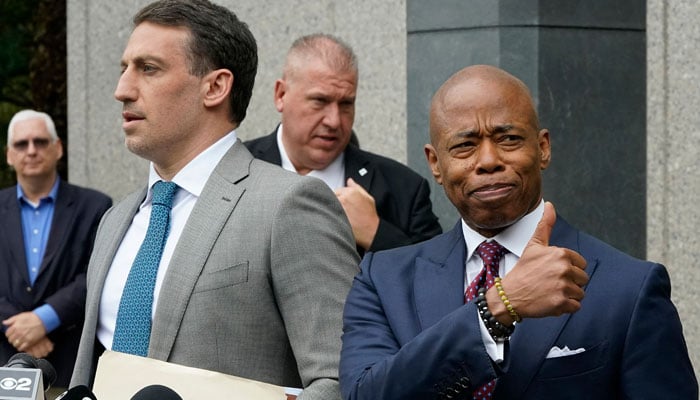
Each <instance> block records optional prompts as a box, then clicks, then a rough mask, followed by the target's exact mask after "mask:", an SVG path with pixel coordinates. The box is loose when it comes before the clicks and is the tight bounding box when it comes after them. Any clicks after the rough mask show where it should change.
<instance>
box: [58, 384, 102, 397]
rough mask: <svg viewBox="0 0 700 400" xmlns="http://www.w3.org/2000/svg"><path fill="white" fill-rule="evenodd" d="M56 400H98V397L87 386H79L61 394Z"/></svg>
mask: <svg viewBox="0 0 700 400" xmlns="http://www.w3.org/2000/svg"><path fill="white" fill-rule="evenodd" d="M55 400H97V397H95V394H94V393H92V392H91V391H90V389H88V387H87V386H85V385H79V386H74V387H72V388H70V389H68V390H66V391H65V392H63V393H61V395H60V396H58V397H56V399H55Z"/></svg>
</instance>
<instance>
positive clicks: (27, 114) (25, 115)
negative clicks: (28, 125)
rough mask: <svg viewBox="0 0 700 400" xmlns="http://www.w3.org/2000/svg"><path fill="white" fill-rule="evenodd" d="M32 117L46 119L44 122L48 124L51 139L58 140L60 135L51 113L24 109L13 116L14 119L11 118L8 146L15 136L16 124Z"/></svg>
mask: <svg viewBox="0 0 700 400" xmlns="http://www.w3.org/2000/svg"><path fill="white" fill-rule="evenodd" d="M30 119H40V120H42V121H44V124H45V125H46V130H47V131H48V132H49V135H50V136H51V141H52V142H54V143H55V142H56V141H57V140H58V135H57V134H56V125H54V123H53V119H51V116H50V115H49V114H47V113H45V112H41V111H34V110H22V111H20V112H18V113H17V114H15V115H14V116H13V117H12V119H11V120H10V125H9V126H8V127H7V144H8V146H9V145H10V144H12V136H14V128H15V124H16V123H18V122H22V121H27V120H30Z"/></svg>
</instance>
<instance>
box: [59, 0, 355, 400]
mask: <svg viewBox="0 0 700 400" xmlns="http://www.w3.org/2000/svg"><path fill="white" fill-rule="evenodd" d="M133 23H134V29H133V31H132V33H131V36H130V38H129V41H128V43H127V45H126V49H125V50H124V53H123V55H122V58H121V71H122V73H121V75H120V78H119V82H118V84H117V87H116V90H115V93H114V95H115V97H116V99H117V100H118V101H119V102H121V103H122V117H123V125H122V128H123V130H124V133H125V143H126V146H127V148H128V149H129V150H130V151H131V152H132V153H134V154H136V155H138V156H140V157H142V158H144V159H146V160H149V161H150V166H149V172H148V185H147V186H144V187H143V188H142V189H141V190H139V191H137V192H135V193H133V194H131V195H129V196H127V197H126V198H125V199H124V200H123V201H121V202H120V203H118V204H117V205H115V206H114V207H113V208H112V209H111V210H110V211H109V212H108V213H107V214H106V215H105V217H104V219H103V222H102V224H101V225H100V230H99V232H98V233H97V238H96V240H95V252H94V254H93V257H92V259H91V262H90V268H89V269H88V294H87V309H86V318H85V328H84V329H83V333H82V338H81V343H80V349H79V352H78V361H77V363H76V367H75V372H74V374H73V379H72V381H71V385H73V386H75V385H91V384H92V382H93V379H94V376H95V373H96V359H97V356H98V355H99V354H101V352H102V351H103V349H111V350H112V351H119V352H123V353H129V354H134V355H139V356H143V357H150V358H154V359H158V360H163V361H168V362H172V363H176V364H181V365H186V366H191V367H195V368H202V369H207V370H212V371H217V372H221V373H224V374H229V375H235V376H239V377H242V378H248V379H253V380H257V381H263V382H267V383H272V384H275V385H279V386H285V387H294V388H303V393H302V394H301V396H300V397H299V399H307V400H308V399H312V400H313V399H317V400H326V399H337V398H339V397H340V394H339V389H338V371H337V369H338V360H339V353H340V334H341V330H342V308H343V304H344V301H345V297H346V295H347V292H348V291H349V289H350V285H351V283H352V278H353V277H354V275H355V274H356V273H357V271H358V268H357V264H358V262H359V260H358V256H357V253H356V250H355V245H354V241H353V238H352V231H351V229H350V226H349V224H348V221H347V218H346V217H345V214H344V213H343V210H342V207H341V206H340V203H339V202H338V200H337V199H336V198H335V196H334V195H333V192H332V191H331V190H329V189H328V188H327V187H326V186H325V185H324V184H323V183H322V182H320V181H318V180H316V179H310V178H307V177H302V176H298V175H296V174H292V173H289V172H287V171H284V170H282V169H280V168H278V167H276V166H273V165H270V164H268V163H265V162H262V161H260V160H256V159H254V158H253V156H252V155H251V154H250V152H249V151H248V150H247V149H246V148H245V146H243V144H242V143H241V142H240V141H239V140H238V139H237V138H236V131H235V129H236V128H237V127H238V126H239V124H240V123H241V122H242V121H243V119H244V118H245V115H246V110H247V107H248V103H249V101H250V97H251V94H252V89H253V83H254V81H255V74H256V71H257V61H258V56H257V45H256V42H255V38H254V37H253V35H252V33H251V32H250V30H249V29H248V27H247V25H246V24H245V23H243V22H241V21H240V20H239V19H238V18H237V16H236V15H235V14H234V13H233V12H231V11H230V10H228V9H226V8H225V7H222V6H219V5H216V4H214V3H211V2H209V1H207V0H163V1H156V2H154V3H151V4H150V5H147V6H146V7H144V8H143V9H141V10H140V11H139V12H138V13H137V14H136V16H135V17H134V19H133ZM144 373H147V371H144ZM153 383H155V382H153Z"/></svg>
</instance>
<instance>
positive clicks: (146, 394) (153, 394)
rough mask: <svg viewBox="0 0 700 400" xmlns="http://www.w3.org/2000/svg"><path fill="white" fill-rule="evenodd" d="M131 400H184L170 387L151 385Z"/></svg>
mask: <svg viewBox="0 0 700 400" xmlns="http://www.w3.org/2000/svg"><path fill="white" fill-rule="evenodd" d="M131 400H182V397H180V395H179V394H177V393H176V392H175V391H174V390H172V389H170V388H169V387H166V386H163V385H150V386H146V387H145V388H143V389H141V390H139V391H138V392H136V394H134V395H133V396H132V397H131Z"/></svg>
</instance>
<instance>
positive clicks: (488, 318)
mask: <svg viewBox="0 0 700 400" xmlns="http://www.w3.org/2000/svg"><path fill="white" fill-rule="evenodd" d="M476 308H477V310H478V312H479V317H480V318H481V320H482V322H483V323H484V326H485V327H486V329H487V330H488V332H489V334H490V335H491V337H492V338H493V339H494V340H495V341H496V342H505V341H507V340H508V339H509V338H510V335H512V334H513V331H514V330H515V326H514V325H513V324H512V323H509V324H503V323H501V322H500V321H499V320H498V319H497V318H496V316H495V315H494V314H493V313H492V311H491V310H490V309H489V304H488V301H487V300H486V289H485V288H481V289H479V291H478V293H477V296H476ZM504 308H505V307H504ZM505 313H506V315H507V313H508V311H507V310H506V311H505Z"/></svg>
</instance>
